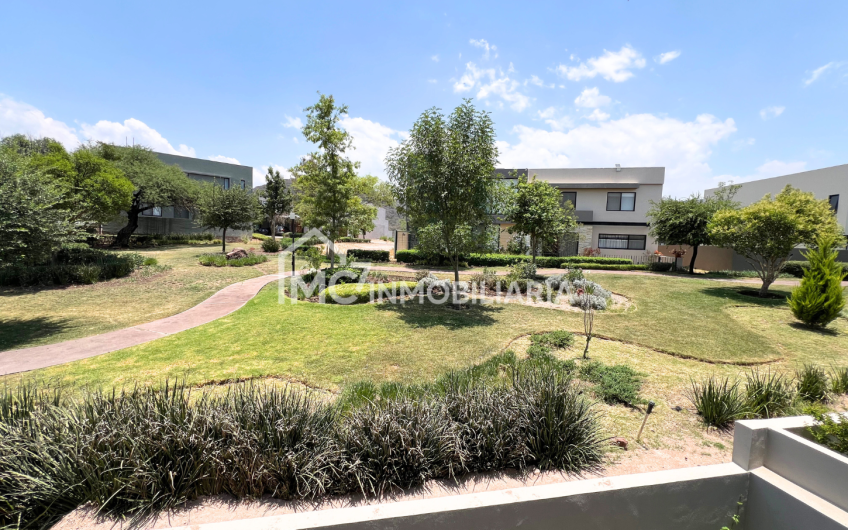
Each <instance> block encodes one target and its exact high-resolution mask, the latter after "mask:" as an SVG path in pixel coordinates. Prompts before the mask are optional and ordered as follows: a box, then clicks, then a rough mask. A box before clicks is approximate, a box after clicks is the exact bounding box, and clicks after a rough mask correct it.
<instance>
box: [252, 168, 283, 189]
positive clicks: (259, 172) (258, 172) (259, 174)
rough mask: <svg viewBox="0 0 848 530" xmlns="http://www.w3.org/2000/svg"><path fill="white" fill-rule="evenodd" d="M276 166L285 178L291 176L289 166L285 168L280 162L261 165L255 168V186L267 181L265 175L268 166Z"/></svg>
mask: <svg viewBox="0 0 848 530" xmlns="http://www.w3.org/2000/svg"><path fill="white" fill-rule="evenodd" d="M269 167H271V168H274V169H276V170H277V171H279V172H280V175H281V176H282V177H283V178H287V179H289V178H291V173H289V170H288V168H285V167H283V166H281V165H279V164H272V165H270V166H261V167H255V168H253V187H254V188H255V187H256V186H261V185H263V184H265V183H266V182H267V181H266V180H265V176H266V175H267V174H268V168H269Z"/></svg>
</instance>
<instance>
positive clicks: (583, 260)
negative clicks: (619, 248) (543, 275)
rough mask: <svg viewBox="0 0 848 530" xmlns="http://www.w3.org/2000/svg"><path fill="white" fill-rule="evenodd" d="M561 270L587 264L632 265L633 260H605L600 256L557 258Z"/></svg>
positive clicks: (605, 258)
mask: <svg viewBox="0 0 848 530" xmlns="http://www.w3.org/2000/svg"><path fill="white" fill-rule="evenodd" d="M559 261H560V263H561V264H562V267H563V268H568V264H569V263H571V264H574V265H575V266H582V265H585V264H588V263H596V264H598V265H633V260H632V259H630V258H607V257H600V256H569V257H566V258H559Z"/></svg>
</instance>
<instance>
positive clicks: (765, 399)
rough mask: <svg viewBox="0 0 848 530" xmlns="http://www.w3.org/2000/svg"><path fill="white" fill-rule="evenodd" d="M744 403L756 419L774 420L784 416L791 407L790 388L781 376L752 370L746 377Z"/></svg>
mask: <svg viewBox="0 0 848 530" xmlns="http://www.w3.org/2000/svg"><path fill="white" fill-rule="evenodd" d="M746 377H747V379H748V383H747V385H746V387H745V403H746V406H747V409H748V412H749V413H750V414H751V415H753V416H756V417H761V418H774V417H778V416H782V415H784V413H785V412H786V411H787V410H789V408H790V407H791V406H792V398H793V395H792V388H791V384H790V382H789V381H787V380H786V379H784V377H783V375H782V374H777V373H772V372H771V371H769V372H765V373H761V372H759V371H758V370H752V371H751V372H750V373H748V374H747V375H746Z"/></svg>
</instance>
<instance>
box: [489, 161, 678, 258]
mask: <svg viewBox="0 0 848 530" xmlns="http://www.w3.org/2000/svg"><path fill="white" fill-rule="evenodd" d="M497 173H498V176H499V177H500V178H502V179H504V180H506V181H508V182H509V181H515V177H514V176H513V175H516V176H520V175H522V174H526V175H527V176H528V177H529V178H531V179H532V178H534V177H535V178H536V180H540V181H544V182H547V183H548V184H550V185H551V186H553V187H554V188H556V189H557V190H559V192H560V193H561V197H562V202H563V203H566V202H570V203H571V205H572V206H573V208H574V210H575V213H576V215H577V221H578V222H579V223H580V225H579V227H578V230H577V232H576V233H574V234H571V235H568V236H566V237H564V238H563V240H562V241H561V242H560V245H559V246H558V247H556V248H549V249H546V251H545V252H544V253H546V254H551V255H562V256H568V255H577V254H582V253H583V252H584V251H585V250H586V249H588V248H593V249H600V251H601V255H603V256H628V257H629V256H636V255H642V254H645V253H652V252H654V251H655V250H657V242H656V241H655V240H654V239H653V238H652V237H651V236H650V235H649V234H648V230H649V227H648V219H647V213H648V210H649V209H650V208H651V201H659V200H660V199H661V198H662V190H663V183H664V182H665V168H664V167H630V168H623V167H619V166H616V167H613V168H560V169H532V168H530V169H498V170H497ZM497 223H498V225H499V226H500V238H499V241H498V243H499V246H500V247H501V248H502V249H505V248H506V245H507V243H508V242H509V240H510V238H511V237H513V236H512V235H511V234H509V232H508V229H509V228H510V227H511V226H512V223H510V222H508V221H506V220H504V219H498V220H497Z"/></svg>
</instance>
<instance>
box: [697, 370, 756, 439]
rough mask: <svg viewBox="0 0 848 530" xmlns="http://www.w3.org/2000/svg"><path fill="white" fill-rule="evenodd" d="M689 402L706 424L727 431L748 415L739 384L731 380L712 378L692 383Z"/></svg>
mask: <svg viewBox="0 0 848 530" xmlns="http://www.w3.org/2000/svg"><path fill="white" fill-rule="evenodd" d="M688 397H689V400H690V401H691V402H692V404H693V405H694V406H695V409H696V410H697V411H698V414H700V415H701V419H703V421H704V423H706V424H707V425H712V426H713V427H717V428H719V429H725V428H727V427H729V426H730V424H732V423H733V422H734V421H736V420H738V419H741V418H744V417H745V416H746V415H747V414H748V408H747V406H746V404H745V398H744V396H743V395H742V392H741V391H740V389H739V382H738V381H734V382H733V383H731V382H730V379H729V378H724V379H723V380H722V379H719V378H717V377H710V378H709V379H707V380H706V381H704V382H702V383H696V382H695V381H692V387H691V390H690V392H689V396H688Z"/></svg>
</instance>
